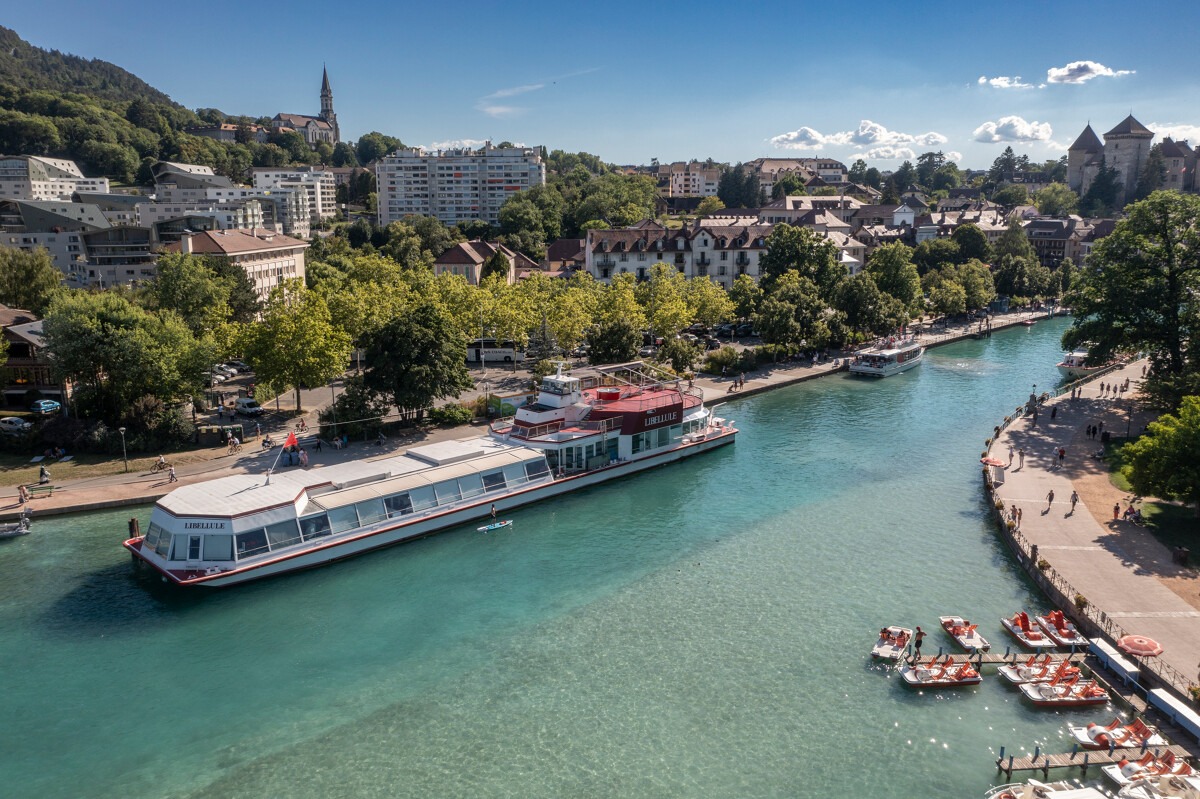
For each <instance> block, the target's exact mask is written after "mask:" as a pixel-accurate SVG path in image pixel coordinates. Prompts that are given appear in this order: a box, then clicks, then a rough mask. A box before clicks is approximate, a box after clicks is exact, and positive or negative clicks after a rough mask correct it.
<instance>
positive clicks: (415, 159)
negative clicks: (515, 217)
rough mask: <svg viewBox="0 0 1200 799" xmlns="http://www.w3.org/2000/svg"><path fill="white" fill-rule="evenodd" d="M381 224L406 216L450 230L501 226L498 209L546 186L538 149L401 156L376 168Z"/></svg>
mask: <svg viewBox="0 0 1200 799" xmlns="http://www.w3.org/2000/svg"><path fill="white" fill-rule="evenodd" d="M375 178H376V181H377V183H378V186H379V189H378V191H379V224H380V225H387V224H388V223H390V222H397V221H399V220H401V219H404V217H406V216H433V217H437V218H438V219H440V220H441V221H442V222H444V223H445V224H447V225H453V224H456V223H458V222H465V221H470V220H475V219H481V220H483V221H485V222H487V223H488V224H492V225H495V224H498V223H499V222H500V206H502V205H504V203H505V201H506V200H508V198H509V197H511V196H512V195H514V194H516V193H517V192H519V191H524V190H525V189H528V188H532V187H534V186H542V185H545V183H546V165H545V164H544V163H542V157H541V154H540V151H539V149H538V148H533V147H504V148H497V147H492V145H491V143H490V142H489V143H488V144H486V145H485V146H484V147H482V148H481V149H478V150H470V149H461V150H438V151H436V152H432V153H426V152H425V151H424V150H422V149H420V148H412V149H407V150H397V151H396V152H394V153H392V154H391V155H389V156H387V157H386V158H383V159H381V160H380V161H379V163H378V164H377V165H376V167H375Z"/></svg>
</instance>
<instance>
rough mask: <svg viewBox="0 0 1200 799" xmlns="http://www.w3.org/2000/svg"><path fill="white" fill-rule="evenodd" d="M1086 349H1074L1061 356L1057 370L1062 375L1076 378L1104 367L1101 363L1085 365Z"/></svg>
mask: <svg viewBox="0 0 1200 799" xmlns="http://www.w3.org/2000/svg"><path fill="white" fill-rule="evenodd" d="M1087 357H1088V352H1087V350H1074V351H1073V352H1069V353H1067V354H1066V355H1064V356H1063V359H1062V360H1061V361H1059V362H1058V364H1057V366H1058V371H1059V372H1061V373H1062V375H1063V377H1067V378H1071V379H1078V378H1081V377H1087V376H1088V375H1090V374H1092V373H1093V372H1098V371H1100V370H1101V369H1103V368H1104V366H1103V364H1101V365H1098V366H1087V365H1086V363H1087Z"/></svg>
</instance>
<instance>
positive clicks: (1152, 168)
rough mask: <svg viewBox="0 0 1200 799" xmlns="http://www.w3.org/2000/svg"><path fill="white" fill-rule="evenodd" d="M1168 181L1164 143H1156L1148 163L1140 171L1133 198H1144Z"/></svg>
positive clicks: (1147, 159) (1147, 160) (1151, 150)
mask: <svg viewBox="0 0 1200 799" xmlns="http://www.w3.org/2000/svg"><path fill="white" fill-rule="evenodd" d="M1166 182H1167V164H1166V162H1165V161H1164V160H1163V154H1162V145H1161V144H1155V145H1154V146H1152V147H1151V148H1150V154H1149V155H1148V156H1147V157H1146V163H1145V165H1144V166H1143V167H1142V171H1141V172H1140V173H1138V179H1137V190H1136V191H1135V192H1134V194H1133V199H1135V200H1144V199H1146V198H1147V197H1149V196H1150V195H1151V194H1153V193H1154V192H1156V191H1158V190H1159V189H1161V188H1162V187H1163V184H1164V183H1166Z"/></svg>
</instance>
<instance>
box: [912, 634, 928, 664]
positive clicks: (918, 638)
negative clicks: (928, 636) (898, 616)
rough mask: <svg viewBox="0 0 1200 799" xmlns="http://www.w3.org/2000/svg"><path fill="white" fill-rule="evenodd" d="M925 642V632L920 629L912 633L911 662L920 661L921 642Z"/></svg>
mask: <svg viewBox="0 0 1200 799" xmlns="http://www.w3.org/2000/svg"><path fill="white" fill-rule="evenodd" d="M924 640H925V631H924V630H922V629H921V628H920V627H918V628H917V631H916V632H915V633H913V662H914V663H915V662H916V661H918V660H920V659H921V642H922V641H924Z"/></svg>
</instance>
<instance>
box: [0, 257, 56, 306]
mask: <svg viewBox="0 0 1200 799" xmlns="http://www.w3.org/2000/svg"><path fill="white" fill-rule="evenodd" d="M61 283H62V272H60V271H58V270H57V269H55V268H54V264H53V263H52V262H51V261H50V254H49V253H47V252H46V250H44V249H42V248H40V247H39V248H38V249H37V250H34V251H33V252H25V251H24V250H18V249H15V248H13V247H0V302H2V303H4V304H5V305H7V306H8V307H10V308H23V309H25V310H27V311H32V312H33V313H34V314H35V315H37V316H43V315H44V314H45V313H46V308H48V307H49V305H50V301H51V300H52V299H53V298H54V296H55V295H56V294H58V293H59V292H60V291H61V290H62V289H61Z"/></svg>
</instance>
